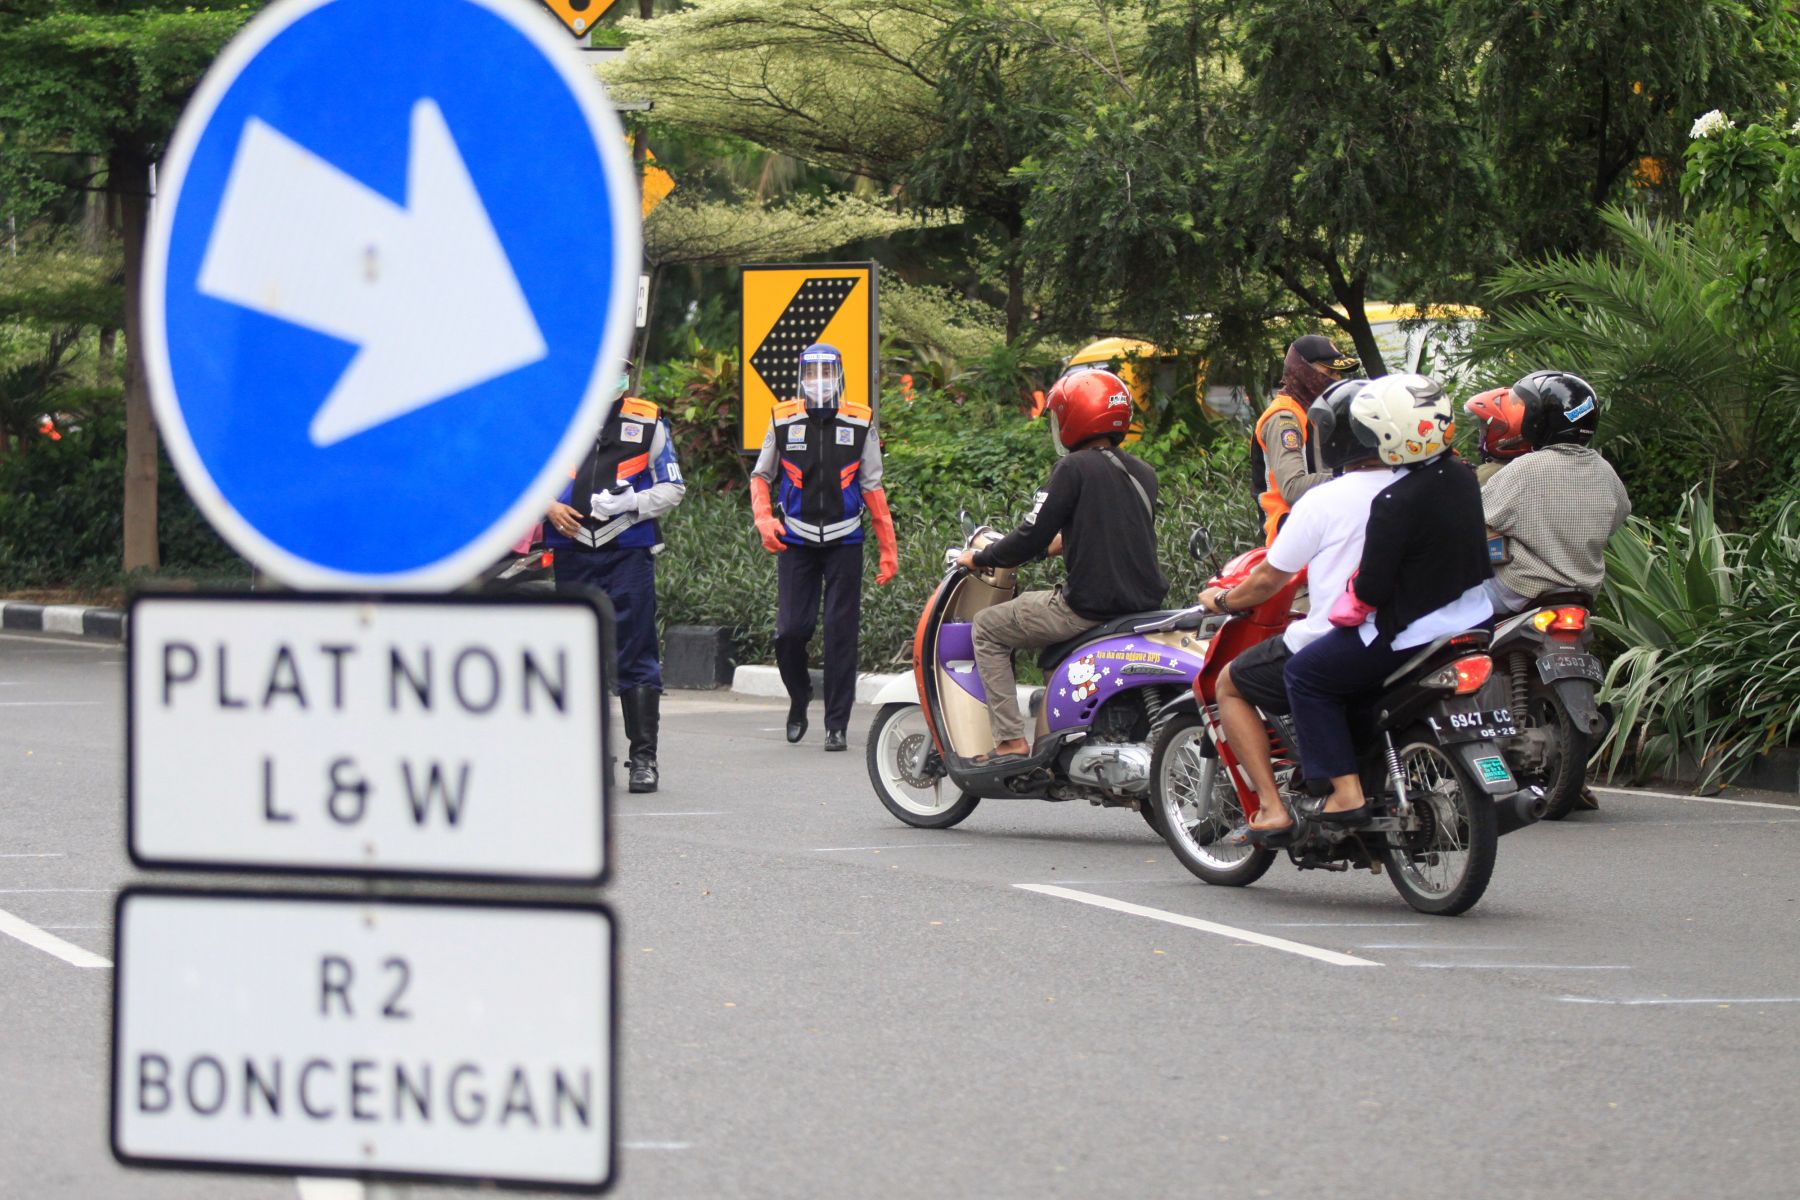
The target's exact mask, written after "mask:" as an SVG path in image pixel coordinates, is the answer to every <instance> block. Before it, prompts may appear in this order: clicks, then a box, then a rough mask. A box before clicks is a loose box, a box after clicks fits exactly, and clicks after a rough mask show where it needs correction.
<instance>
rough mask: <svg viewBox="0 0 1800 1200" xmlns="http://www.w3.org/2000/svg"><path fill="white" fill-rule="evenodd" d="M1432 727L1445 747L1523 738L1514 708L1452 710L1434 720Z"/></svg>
mask: <svg viewBox="0 0 1800 1200" xmlns="http://www.w3.org/2000/svg"><path fill="white" fill-rule="evenodd" d="M1431 726H1432V728H1433V729H1435V730H1437V734H1438V740H1439V741H1441V742H1443V743H1444V744H1445V745H1450V744H1452V743H1455V742H1482V741H1492V740H1493V739H1495V738H1509V737H1518V736H1519V726H1518V723H1517V722H1515V721H1514V720H1513V715H1512V709H1510V708H1471V709H1463V710H1458V709H1451V710H1449V711H1447V712H1445V713H1444V714H1443V715H1442V716H1437V717H1432V718H1431Z"/></svg>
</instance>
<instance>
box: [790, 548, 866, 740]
mask: <svg viewBox="0 0 1800 1200" xmlns="http://www.w3.org/2000/svg"><path fill="white" fill-rule="evenodd" d="M775 565H776V571H775V574H776V579H777V581H778V583H779V585H780V592H779V596H780V603H779V605H778V608H777V611H776V615H775V664H776V666H777V667H778V668H780V670H781V682H782V685H783V686H784V687H786V688H787V694H788V697H789V698H790V699H799V698H800V697H802V696H807V697H810V696H811V695H812V678H811V676H810V675H809V674H808V673H807V669H806V646H807V643H808V642H810V641H812V635H813V630H814V629H815V628H816V627H817V626H818V624H819V593H820V591H821V590H823V592H824V595H825V728H826V730H827V731H830V730H840V731H841V730H844V729H848V728H849V726H850V706H851V705H852V704H855V703H856V641H857V635H858V634H859V633H860V632H861V629H862V574H863V548H862V543H861V542H857V543H856V544H855V545H846V544H845V543H843V542H837V543H835V544H833V545H830V546H789V547H788V548H787V549H786V550H785V551H783V552H782V553H780V554H778V555H776V556H775Z"/></svg>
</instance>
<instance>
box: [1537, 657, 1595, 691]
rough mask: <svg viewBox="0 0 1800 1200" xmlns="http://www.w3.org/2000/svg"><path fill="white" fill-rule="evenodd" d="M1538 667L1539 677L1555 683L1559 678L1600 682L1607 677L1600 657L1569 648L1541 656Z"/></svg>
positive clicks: (1546, 681)
mask: <svg viewBox="0 0 1800 1200" xmlns="http://www.w3.org/2000/svg"><path fill="white" fill-rule="evenodd" d="M1537 669H1538V677H1539V678H1540V679H1542V680H1543V681H1544V682H1545V683H1554V682H1556V681H1557V680H1558V679H1591V680H1593V681H1594V682H1595V683H1600V682H1602V681H1604V680H1605V678H1606V672H1604V671H1602V670H1601V669H1600V660H1599V659H1597V658H1595V657H1594V656H1593V655H1592V654H1581V653H1578V652H1574V651H1567V650H1564V651H1555V652H1552V653H1550V654H1545V655H1541V656H1539V658H1538V660H1537Z"/></svg>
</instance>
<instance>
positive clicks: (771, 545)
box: [750, 475, 787, 554]
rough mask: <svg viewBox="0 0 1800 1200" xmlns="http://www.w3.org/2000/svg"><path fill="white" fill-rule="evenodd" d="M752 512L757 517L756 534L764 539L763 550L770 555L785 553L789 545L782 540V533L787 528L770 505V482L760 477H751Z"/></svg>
mask: <svg viewBox="0 0 1800 1200" xmlns="http://www.w3.org/2000/svg"><path fill="white" fill-rule="evenodd" d="M750 511H751V512H752V513H754V514H755V516H756V532H757V533H758V534H759V535H761V537H762V544H763V549H765V550H767V551H768V552H769V553H770V554H780V553H782V552H783V551H785V550H786V549H787V543H786V542H784V541H782V540H781V531H782V530H783V529H784V528H786V527H785V526H783V525H782V523H781V522H780V520H778V519H777V518H776V516H775V510H774V505H772V504H770V503H769V481H768V480H766V479H764V478H763V477H762V476H760V475H752V476H751V477H750Z"/></svg>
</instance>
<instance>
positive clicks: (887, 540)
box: [863, 488, 900, 584]
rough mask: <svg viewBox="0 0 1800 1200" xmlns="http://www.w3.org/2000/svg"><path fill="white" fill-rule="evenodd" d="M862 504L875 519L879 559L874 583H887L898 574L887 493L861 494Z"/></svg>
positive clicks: (896, 550) (898, 564)
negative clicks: (879, 549)
mask: <svg viewBox="0 0 1800 1200" xmlns="http://www.w3.org/2000/svg"><path fill="white" fill-rule="evenodd" d="M863 503H864V504H866V505H868V506H869V515H870V516H871V517H874V518H875V544H876V545H877V546H880V547H881V557H880V558H879V559H878V560H877V564H876V567H875V582H876V583H878V584H880V583H887V582H888V581H889V580H891V579H893V577H894V576H896V575H898V574H899V573H900V547H899V544H898V543H896V542H895V540H894V514H893V513H891V512H889V511H888V502H887V493H886V492H884V491H882V490H881V489H880V488H876V489H875V490H874V491H870V492H864V493H863Z"/></svg>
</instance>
